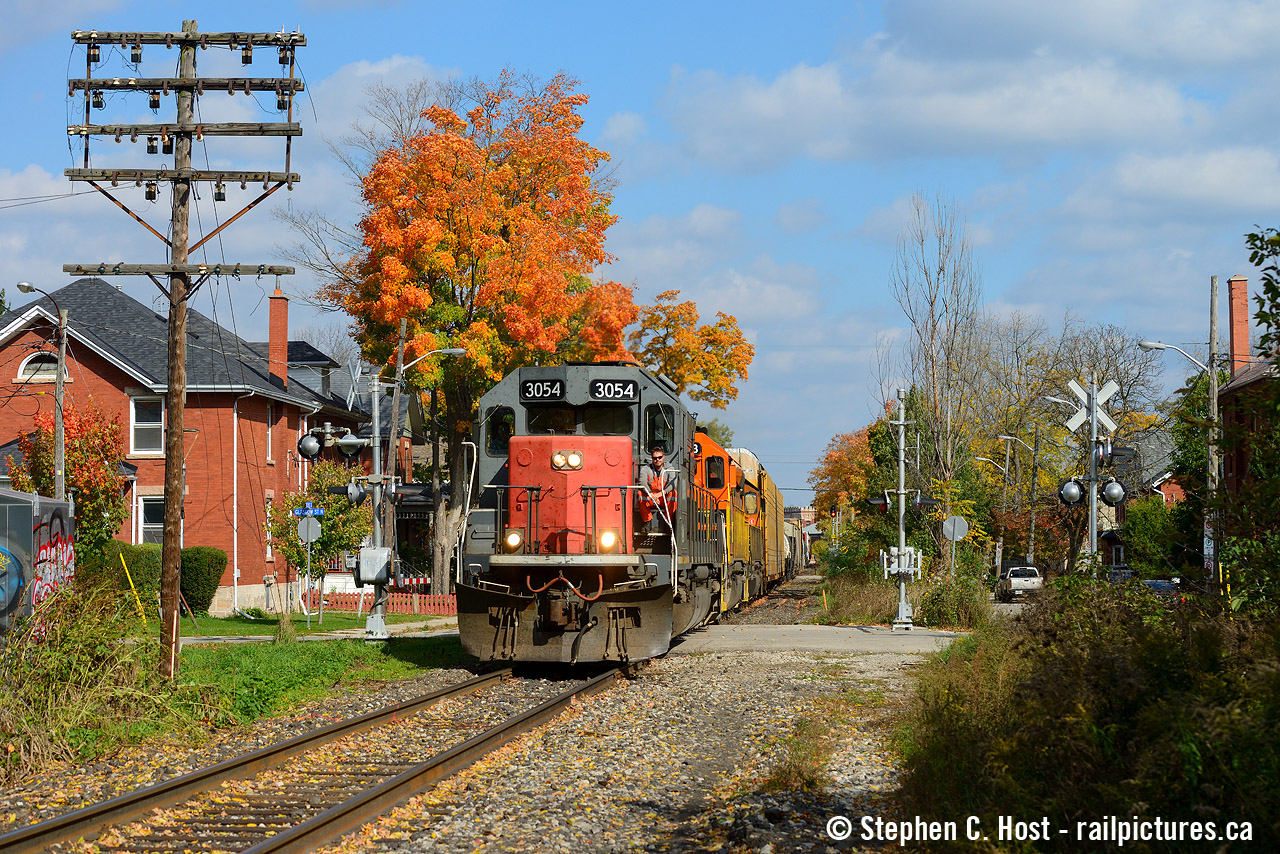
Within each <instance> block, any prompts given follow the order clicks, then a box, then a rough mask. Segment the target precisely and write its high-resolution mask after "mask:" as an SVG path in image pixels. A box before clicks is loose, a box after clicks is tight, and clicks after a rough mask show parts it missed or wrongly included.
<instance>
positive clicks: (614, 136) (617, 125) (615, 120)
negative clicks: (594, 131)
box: [600, 112, 649, 146]
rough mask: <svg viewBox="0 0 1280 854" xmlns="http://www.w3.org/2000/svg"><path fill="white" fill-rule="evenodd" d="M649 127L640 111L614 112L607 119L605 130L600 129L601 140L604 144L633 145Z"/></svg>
mask: <svg viewBox="0 0 1280 854" xmlns="http://www.w3.org/2000/svg"><path fill="white" fill-rule="evenodd" d="M648 127H649V126H648V123H647V122H646V121H645V119H644V117H643V116H641V115H640V114H639V113H632V112H622V113H614V114H613V115H611V116H609V118H607V119H605V122H604V130H602V131H600V141H601V143H602V144H604V145H624V146H625V145H632V144H634V143H635V142H637V141H638V140H639V139H640V137H641V136H643V135H644V133H645V131H646V130H648Z"/></svg>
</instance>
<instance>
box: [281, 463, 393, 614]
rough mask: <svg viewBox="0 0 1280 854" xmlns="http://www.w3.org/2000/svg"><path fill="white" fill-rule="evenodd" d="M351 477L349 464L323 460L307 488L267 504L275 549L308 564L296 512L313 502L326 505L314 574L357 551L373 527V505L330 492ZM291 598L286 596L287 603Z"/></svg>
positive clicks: (296, 565)
mask: <svg viewBox="0 0 1280 854" xmlns="http://www.w3.org/2000/svg"><path fill="white" fill-rule="evenodd" d="M350 477H351V473H350V472H349V471H348V469H347V468H346V467H345V466H342V465H340V464H338V463H335V462H332V461H330V460H319V461H317V462H316V463H314V464H313V465H312V467H311V477H310V478H309V479H308V483H307V486H306V488H304V489H302V490H300V491H298V492H288V493H285V494H284V495H282V496H279V497H277V498H276V499H275V500H274V501H272V502H271V503H270V504H269V505H267V530H268V533H269V534H270V536H271V548H272V549H273V550H274V551H277V552H279V553H280V554H281V555H282V556H283V557H284V559H285V560H287V561H288V562H289V565H290V566H292V567H294V568H295V569H298V570H302V569H304V568H305V567H306V565H307V546H306V543H304V542H302V540H301V539H300V538H299V537H298V519H299V517H298V516H294V515H293V511H294V510H297V509H298V508H300V507H303V506H305V505H306V503H307V502H308V501H309V502H311V506H313V507H323V508H324V515H323V516H320V517H318V518H319V521H320V538H319V539H317V540H316V541H315V542H313V543H312V544H311V573H312V575H313V576H319V577H323V576H324V565H325V563H326V562H327V561H328V560H329V559H330V558H333V557H336V556H338V555H339V554H341V553H342V552H344V551H354V550H355V549H358V548H359V547H360V544H361V542H363V541H364V538H365V537H367V536H368V535H369V532H370V531H372V530H373V511H372V509H370V507H369V505H367V504H362V505H360V506H357V507H353V506H352V505H351V504H350V503H349V502H348V501H347V498H346V496H345V495H336V494H334V493H331V492H329V487H331V486H334V487H336V486H343V485H345V484H346V483H347V482H348V481H349V480H350ZM287 601H288V599H287V597H286V603H287Z"/></svg>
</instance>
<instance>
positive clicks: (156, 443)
mask: <svg viewBox="0 0 1280 854" xmlns="http://www.w3.org/2000/svg"><path fill="white" fill-rule="evenodd" d="M131 403H132V407H131V409H130V413H129V421H130V435H131V436H132V438H133V447H132V448H131V449H130V452H131V453H134V454H158V453H160V452H162V451H164V400H162V399H161V398H158V397H153V398H141V397H138V398H134V399H133V400H132V401H131Z"/></svg>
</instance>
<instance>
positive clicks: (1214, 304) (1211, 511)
mask: <svg viewBox="0 0 1280 854" xmlns="http://www.w3.org/2000/svg"><path fill="white" fill-rule="evenodd" d="M1208 367H1209V370H1208V374H1209V446H1208V448H1207V449H1206V453H1207V456H1206V458H1205V463H1206V465H1205V486H1206V492H1207V495H1206V496H1205V501H1204V571H1205V576H1206V583H1207V585H1208V588H1209V589H1210V590H1212V589H1214V587H1215V586H1218V581H1219V578H1218V572H1217V569H1218V546H1217V540H1216V531H1217V527H1218V526H1217V520H1216V518H1215V516H1216V515H1217V510H1216V508H1215V499H1216V498H1217V497H1218V277H1217V276H1210V277H1209V366H1208Z"/></svg>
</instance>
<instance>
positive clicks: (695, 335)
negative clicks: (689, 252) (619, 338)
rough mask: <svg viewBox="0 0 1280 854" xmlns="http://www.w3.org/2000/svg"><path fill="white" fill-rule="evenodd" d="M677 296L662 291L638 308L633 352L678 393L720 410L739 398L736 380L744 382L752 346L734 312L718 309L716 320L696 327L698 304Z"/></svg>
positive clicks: (751, 355)
mask: <svg viewBox="0 0 1280 854" xmlns="http://www.w3.org/2000/svg"><path fill="white" fill-rule="evenodd" d="M679 298H680V292H679V291H674V290H673V291H663V292H662V293H660V294H658V297H657V301H656V302H655V303H654V304H653V305H649V306H644V307H643V308H642V309H641V310H640V325H639V327H638V328H637V329H636V330H635V331H633V332H632V333H631V336H630V339H629V342H630V345H631V352H633V353H634V354H635V356H636V359H637V360H638V361H639V362H640V363H641V364H642V365H644V366H645V367H647V368H650V369H653V370H655V371H657V372H658V373H660V374H662V375H663V376H665V377H666V378H667V379H669V380H671V381H672V382H673V383H675V386H676V388H677V389H679V390H680V392H681V393H682V394H688V395H689V397H691V398H693V399H694V400H702V401H706V402H707V403H710V404H711V406H712V407H714V408H716V409H724V408H725V407H726V406H728V404H729V401H731V400H734V399H735V398H737V396H738V388H737V382H738V381H739V380H741V381H743V382H746V380H747V368H748V367H749V366H750V365H751V360H752V358H754V357H755V348H754V347H752V346H751V344H749V343H748V342H747V340H746V339H745V338H743V337H742V331H741V330H740V329H739V328H738V320H737V318H735V317H733V315H729V314H725V313H724V312H717V313H716V322H715V323H708V324H703V325H702V326H699V325H698V319H699V318H698V306H697V304H696V303H694V302H693V301H691V300H685V301H684V302H677V300H678V299H679Z"/></svg>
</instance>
